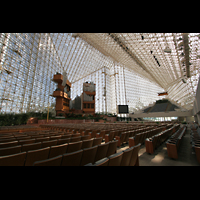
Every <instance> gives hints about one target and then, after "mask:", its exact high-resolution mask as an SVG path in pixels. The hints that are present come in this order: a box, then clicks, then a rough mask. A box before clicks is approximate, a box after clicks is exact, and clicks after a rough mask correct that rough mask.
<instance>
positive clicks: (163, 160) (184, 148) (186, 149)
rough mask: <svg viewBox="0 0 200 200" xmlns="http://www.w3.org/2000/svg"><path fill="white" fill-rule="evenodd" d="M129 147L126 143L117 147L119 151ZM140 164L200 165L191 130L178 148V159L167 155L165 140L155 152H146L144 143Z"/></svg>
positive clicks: (140, 152) (140, 153)
mask: <svg viewBox="0 0 200 200" xmlns="http://www.w3.org/2000/svg"><path fill="white" fill-rule="evenodd" d="M127 148H129V146H128V145H125V146H124V147H122V148H118V149H117V153H118V152H121V151H123V150H125V149H127ZM138 155H139V164H140V166H200V164H199V163H198V161H197V159H196V155H195V152H194V151H193V149H192V146H191V144H190V132H189V130H187V131H186V134H185V136H184V137H183V139H182V142H181V144H180V147H179V150H178V159H177V160H175V159H171V158H169V157H168V155H167V147H166V144H165V142H164V143H163V144H162V145H161V146H160V147H159V148H157V149H156V150H155V152H154V154H152V155H151V154H148V153H146V147H145V145H144V144H143V145H142V146H141V147H140V151H139V154H138Z"/></svg>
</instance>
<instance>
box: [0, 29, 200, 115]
mask: <svg viewBox="0 0 200 200" xmlns="http://www.w3.org/2000/svg"><path fill="white" fill-rule="evenodd" d="M166 49H169V50H166ZM63 71H66V72H67V74H68V79H69V81H70V82H71V83H72V89H71V90H72V92H71V97H72V99H74V98H75V97H76V96H77V95H81V93H82V89H83V83H84V82H85V81H92V82H94V83H95V84H96V89H97V90H96V104H95V105H96V108H95V110H96V112H110V113H116V112H117V105H119V104H122V105H124V104H128V105H129V109H130V112H137V111H138V110H141V109H142V108H144V107H146V106H148V105H149V104H152V103H153V102H155V101H156V100H158V99H161V97H158V95H157V93H159V92H163V91H168V96H165V98H168V99H169V100H171V101H172V102H175V103H176V104H177V105H179V106H180V107H182V108H184V109H186V110H189V109H192V107H193V101H194V97H195V95H196V89H197V84H198V79H199V73H200V34H198V33H188V34H182V33H78V34H72V33H1V34H0V112H14V113H20V112H29V111H38V112H39V111H44V110H45V109H46V108H47V107H48V104H50V105H51V106H52V105H54V104H55V99H54V98H53V97H52V96H51V95H52V94H53V91H54V90H55V88H56V84H55V83H54V82H53V81H52V78H53V75H54V74H55V73H56V72H60V73H63Z"/></svg>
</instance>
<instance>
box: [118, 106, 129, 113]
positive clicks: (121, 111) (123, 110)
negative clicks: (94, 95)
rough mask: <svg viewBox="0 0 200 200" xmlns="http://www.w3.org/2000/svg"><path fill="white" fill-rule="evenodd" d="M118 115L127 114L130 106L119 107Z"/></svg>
mask: <svg viewBox="0 0 200 200" xmlns="http://www.w3.org/2000/svg"><path fill="white" fill-rule="evenodd" d="M118 113H119V114H125V113H129V112H128V105H118Z"/></svg>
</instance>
